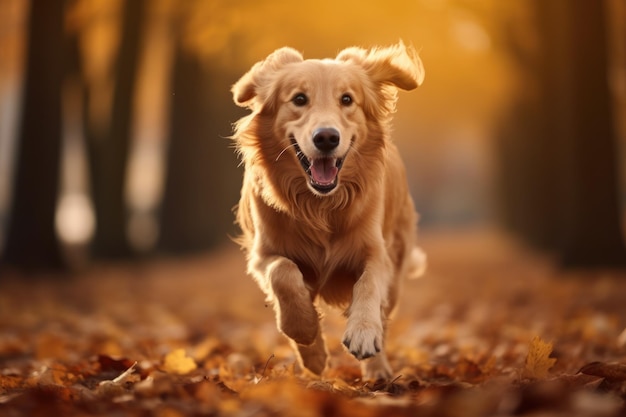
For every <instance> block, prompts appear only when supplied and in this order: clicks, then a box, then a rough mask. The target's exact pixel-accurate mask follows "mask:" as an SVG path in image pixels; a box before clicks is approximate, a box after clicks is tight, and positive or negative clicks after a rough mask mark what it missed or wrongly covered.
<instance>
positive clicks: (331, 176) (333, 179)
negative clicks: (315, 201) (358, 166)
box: [291, 129, 345, 194]
mask: <svg viewBox="0 0 626 417" xmlns="http://www.w3.org/2000/svg"><path fill="white" fill-rule="evenodd" d="M320 130H322V129H318V131H317V132H316V134H314V136H313V143H314V144H315V146H316V147H317V148H318V149H320V150H321V151H324V152H329V151H331V150H333V149H334V148H336V147H337V145H338V144H339V135H338V133H337V135H336V139H335V138H334V137H333V135H332V132H328V131H330V130H333V131H335V130H334V129H327V130H328V131H327V132H325V133H324V135H323V136H318V135H319V131H320ZM325 130H326V129H325ZM335 132H336V131H335ZM316 137H317V142H316ZM335 141H336V143H335ZM291 143H292V145H293V147H294V149H295V150H296V156H297V157H298V161H300V165H302V168H303V169H304V172H305V173H306V174H307V175H308V176H309V184H310V185H311V187H312V188H313V189H314V190H315V191H317V192H318V193H320V194H328V193H329V192H331V191H332V190H334V189H335V188H336V187H337V183H338V175H339V171H340V170H341V167H342V166H343V161H344V159H345V157H344V158H332V157H326V156H322V157H318V158H309V157H308V156H306V155H305V154H304V152H302V149H300V146H299V145H298V142H297V141H296V139H295V138H294V137H291ZM333 144H334V145H333Z"/></svg>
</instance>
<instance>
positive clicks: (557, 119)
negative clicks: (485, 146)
mask: <svg viewBox="0 0 626 417" xmlns="http://www.w3.org/2000/svg"><path fill="white" fill-rule="evenodd" d="M531 4H532V7H533V8H534V10H535V15H536V18H537V20H536V23H537V31H538V34H539V36H538V38H539V39H540V45H539V48H538V49H539V50H538V51H537V54H536V58H535V60H533V64H532V65H530V66H529V67H530V68H529V70H530V72H531V73H532V74H533V75H534V80H535V82H536V86H537V87H538V88H537V89H536V91H537V92H536V94H535V96H534V97H532V98H530V99H527V100H526V101H522V102H521V103H519V104H518V106H519V107H518V108H516V109H515V115H514V116H512V117H518V120H517V122H516V123H515V124H514V126H515V127H514V128H513V129H514V130H519V132H517V131H516V132H511V129H510V128H509V130H508V137H506V139H507V140H503V141H501V146H500V153H501V155H502V161H503V162H502V163H501V166H502V168H503V171H502V172H503V173H504V174H505V175H506V179H505V180H504V181H503V183H502V184H503V185H502V186H501V196H502V199H503V207H504V209H505V210H506V213H505V215H504V216H503V217H504V219H505V221H506V223H507V224H508V225H510V226H511V227H512V229H513V230H514V231H515V232H516V233H518V234H520V235H521V236H522V237H523V238H525V240H527V241H528V242H529V243H531V244H532V245H533V246H535V247H537V248H539V249H543V250H547V251H550V252H552V253H554V254H555V255H556V256H557V257H558V258H559V259H560V261H561V262H562V264H563V265H564V266H568V267H596V266H622V265H625V264H626V249H625V247H624V236H623V235H622V228H621V208H620V205H619V191H618V189H619V172H618V161H617V159H616V158H617V155H618V147H617V137H616V133H615V130H614V129H615V128H614V123H613V115H612V105H611V97H610V90H609V86H608V62H607V61H608V57H607V50H608V41H607V32H606V31H607V29H606V24H607V22H606V19H605V9H604V7H605V3H604V2H601V1H598V2H589V1H585V0H550V1H548V2H546V1H544V0H534V1H533V3H531ZM530 91H533V90H532V89H530ZM520 132H521V133H520Z"/></svg>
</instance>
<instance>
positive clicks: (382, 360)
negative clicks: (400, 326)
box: [361, 349, 391, 381]
mask: <svg viewBox="0 0 626 417" xmlns="http://www.w3.org/2000/svg"><path fill="white" fill-rule="evenodd" d="M361 374H362V375H363V379H364V380H373V381H376V380H378V379H389V378H390V377H391V366H390V365H389V361H387V355H386V354H385V350H384V349H381V350H380V352H378V354H377V355H376V356H373V357H371V358H369V359H366V360H363V361H361Z"/></svg>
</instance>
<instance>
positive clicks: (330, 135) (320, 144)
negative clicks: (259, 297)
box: [313, 127, 339, 152]
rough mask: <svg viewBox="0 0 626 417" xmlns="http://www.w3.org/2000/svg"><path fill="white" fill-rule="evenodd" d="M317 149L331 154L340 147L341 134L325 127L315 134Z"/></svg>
mask: <svg viewBox="0 0 626 417" xmlns="http://www.w3.org/2000/svg"><path fill="white" fill-rule="evenodd" d="M313 143H314V144H315V147H316V148H317V149H319V150H320V151H323V152H329V151H332V150H333V149H335V148H336V147H337V146H338V145H339V132H338V131H337V129H334V128H332V127H323V128H320V129H317V130H316V131H315V132H314V133H313Z"/></svg>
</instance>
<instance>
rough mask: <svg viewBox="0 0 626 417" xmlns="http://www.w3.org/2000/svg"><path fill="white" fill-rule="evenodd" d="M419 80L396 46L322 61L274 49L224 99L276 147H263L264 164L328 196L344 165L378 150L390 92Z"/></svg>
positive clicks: (414, 59)
mask: <svg viewBox="0 0 626 417" xmlns="http://www.w3.org/2000/svg"><path fill="white" fill-rule="evenodd" d="M423 78H424V70H423V67H422V63H421V61H420V59H419V57H418V55H417V53H416V52H415V50H414V49H413V48H407V47H406V46H405V45H404V44H403V43H401V42H400V43H399V44H397V45H394V46H391V47H388V48H376V49H370V50H366V49H362V48H358V47H351V48H347V49H345V50H343V51H341V52H340V53H339V55H337V57H336V58H335V59H324V60H313V59H310V60H304V59H303V57H302V55H301V54H300V53H299V52H297V51H296V50H294V49H292V48H281V49H278V50H276V51H275V52H273V53H272V54H271V55H269V56H268V57H267V58H266V59H265V60H263V61H261V62H258V63H257V64H255V65H254V66H253V67H252V69H251V70H250V71H249V72H248V73H246V74H245V75H244V76H243V77H242V78H241V79H240V80H239V81H238V82H237V83H236V84H235V85H234V86H233V88H232V92H233V95H234V99H235V103H237V104H238V105H240V106H242V107H248V108H250V109H251V110H252V111H253V115H252V116H253V117H254V116H259V117H263V118H265V120H269V121H271V124H272V127H271V136H272V137H273V138H272V139H273V140H275V142H276V143H274V144H265V147H266V149H268V150H269V151H270V152H271V153H272V155H269V156H268V155H266V157H268V158H275V160H276V161H278V160H279V159H281V158H291V159H290V160H291V161H293V162H294V163H295V164H299V165H300V166H301V169H300V174H299V175H301V176H304V177H305V178H306V180H307V183H308V185H309V187H310V189H311V190H312V191H313V192H314V193H315V194H317V195H328V194H330V193H332V192H333V191H334V190H335V189H336V188H337V186H338V185H339V184H340V171H341V170H342V167H343V166H344V164H345V165H346V166H347V165H350V163H349V161H350V159H351V158H359V155H363V154H364V153H366V152H367V147H368V146H369V147H372V146H377V147H378V148H382V146H383V145H382V144H383V143H384V140H386V138H385V137H384V136H385V131H386V125H387V124H388V121H389V119H390V115H391V113H393V111H394V109H395V102H396V90H397V88H400V89H403V90H412V89H414V88H416V87H417V86H418V85H420V84H421V83H422V81H423ZM372 131H376V132H378V134H377V135H376V134H374V135H373V134H372ZM372 136H374V137H372ZM376 136H379V137H376ZM368 142H370V143H368ZM289 152H291V153H292V156H291V157H290V156H289V154H288V153H289ZM353 153H354V154H355V155H352V154H353ZM274 154H275V155H274ZM285 154H287V155H285ZM364 169H367V167H364Z"/></svg>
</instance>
